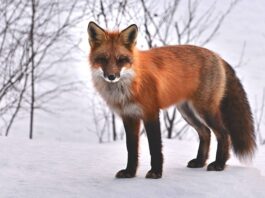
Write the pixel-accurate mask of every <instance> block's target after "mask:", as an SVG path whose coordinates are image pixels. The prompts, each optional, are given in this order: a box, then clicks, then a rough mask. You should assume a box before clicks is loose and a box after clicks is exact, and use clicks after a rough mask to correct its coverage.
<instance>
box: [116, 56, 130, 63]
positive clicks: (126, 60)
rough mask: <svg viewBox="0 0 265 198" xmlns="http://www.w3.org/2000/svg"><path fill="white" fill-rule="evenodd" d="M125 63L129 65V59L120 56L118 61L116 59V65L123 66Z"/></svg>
mask: <svg viewBox="0 0 265 198" xmlns="http://www.w3.org/2000/svg"><path fill="white" fill-rule="evenodd" d="M126 63H130V59H129V57H127V56H120V57H119V58H118V59H117V64H118V65H124V64H126Z"/></svg>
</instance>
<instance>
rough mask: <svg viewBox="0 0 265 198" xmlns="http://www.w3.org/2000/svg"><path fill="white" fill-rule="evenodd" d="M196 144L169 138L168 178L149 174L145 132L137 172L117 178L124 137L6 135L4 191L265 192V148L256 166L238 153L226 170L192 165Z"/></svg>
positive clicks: (2, 145) (0, 164)
mask: <svg viewBox="0 0 265 198" xmlns="http://www.w3.org/2000/svg"><path fill="white" fill-rule="evenodd" d="M196 149H197V143H195V142H185V141H181V142H180V141H176V140H174V141H170V140H165V141H164V155H165V163H164V175H163V178H162V179H159V180H150V179H145V178H144V175H145V173H146V172H147V171H148V170H149V168H150V167H149V155H148V149H147V142H146V138H145V137H143V138H141V149H140V151H141V157H140V167H139V171H138V175H137V177H136V178H133V179H115V178H114V174H115V172H116V171H118V170H119V169H121V168H123V167H124V164H125V159H126V150H125V144H124V142H118V143H113V144H101V145H100V144H85V143H70V142H68V143H67V142H51V141H30V140H26V141H25V140H24V139H18V138H3V137H1V138H0V150H1V153H0V170H1V171H0V189H1V190H0V197H1V198H17V197H19V198H24V197H25V198H36V197H38V198H42V197H43V198H46V197H49V198H53V197H54V198H55V197H56V198H58V197H63V198H68V197H77V198H82V197H91V198H97V197H109V198H111V197H115V198H119V197H145V198H148V197H153V198H155V197H159V198H162V197H196V198H197V197H211V198H212V197H228V198H229V197H233V198H236V197H240V198H241V197H247V198H250V197H253V198H259V197H265V192H264V187H265V167H264V164H265V159H264V155H265V149H264V148H262V149H261V150H260V151H259V153H258V154H257V155H258V156H257V158H256V159H257V160H255V161H254V165H253V166H250V165H249V166H248V167H244V166H241V165H238V162H237V161H236V160H235V159H233V158H232V159H231V160H230V161H229V162H228V166H227V168H226V170H225V171H223V172H207V171H206V170H205V168H203V169H188V168H186V167H185V165H186V163H187V161H188V160H190V159H191V158H192V157H194V155H195V153H196ZM212 151H214V148H212ZM212 154H213V152H212ZM259 156H260V157H259ZM262 156H263V157H262ZM211 160H212V159H211ZM262 170H263V172H262Z"/></svg>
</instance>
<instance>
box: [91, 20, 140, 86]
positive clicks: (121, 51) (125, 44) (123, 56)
mask: <svg viewBox="0 0 265 198" xmlns="http://www.w3.org/2000/svg"><path fill="white" fill-rule="evenodd" d="M87 32H88V36H89V44H90V47H91V51H90V57H89V59H90V64H91V67H92V69H94V70H96V71H98V72H99V73H100V74H99V75H101V76H102V78H104V79H105V80H106V81H107V82H109V83H115V82H118V81H119V80H120V78H122V77H123V75H126V71H128V70H130V68H131V67H132V63H133V49H134V47H135V44H136V38H137V32H138V28H137V26H136V25H134V24H133V25H130V26H129V27H127V28H126V29H124V30H122V31H121V32H108V31H105V30H104V29H103V28H101V27H99V26H98V25H97V24H96V23H94V22H90V23H89V24H88V28H87Z"/></svg>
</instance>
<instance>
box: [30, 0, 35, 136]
mask: <svg viewBox="0 0 265 198" xmlns="http://www.w3.org/2000/svg"><path fill="white" fill-rule="evenodd" d="M35 8H36V4H35V0H31V11H32V15H31V27H30V35H29V37H30V48H31V56H32V59H31V73H30V75H31V103H30V122H29V138H30V139H32V138H33V124H34V104H35V62H34V60H35V57H34V54H35V51H34V26H35V11H36V10H35Z"/></svg>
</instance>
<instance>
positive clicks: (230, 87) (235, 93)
mask: <svg viewBox="0 0 265 198" xmlns="http://www.w3.org/2000/svg"><path fill="white" fill-rule="evenodd" d="M224 65H225V70H226V77H227V79H226V80H227V81H226V82H227V84H226V93H225V96H224V98H223V100H222V104H221V112H222V119H223V122H224V124H225V127H226V128H227V130H228V131H229V133H230V136H231V141H232V145H233V150H234V152H235V154H236V155H237V157H238V158H239V159H240V160H246V158H250V159H251V158H252V157H253V155H254V152H255V149H256V138H255V132H254V126H253V118H252V113H251V110H250V106H249V103H248V99H247V96H246V92H245V91H244V89H243V86H242V84H241V83H240V80H239V79H238V78H237V77H236V74H235V72H234V70H233V69H232V67H231V66H230V65H229V64H228V63H226V62H224Z"/></svg>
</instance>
